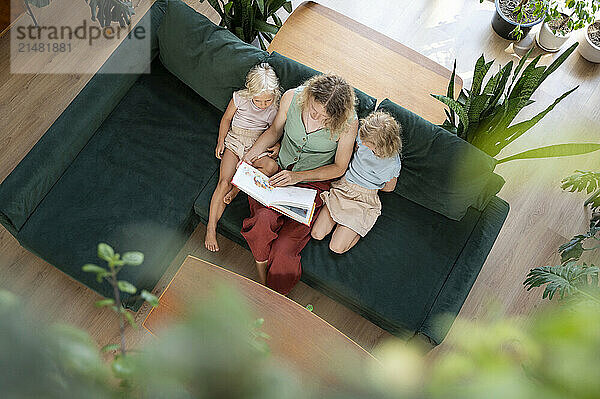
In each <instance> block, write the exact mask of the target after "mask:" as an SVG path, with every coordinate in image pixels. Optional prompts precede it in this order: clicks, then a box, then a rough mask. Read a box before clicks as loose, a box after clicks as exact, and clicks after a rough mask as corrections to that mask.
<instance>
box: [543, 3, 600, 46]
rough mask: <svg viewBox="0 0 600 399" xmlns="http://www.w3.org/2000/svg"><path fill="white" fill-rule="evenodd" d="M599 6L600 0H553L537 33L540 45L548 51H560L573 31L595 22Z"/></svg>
mask: <svg viewBox="0 0 600 399" xmlns="http://www.w3.org/2000/svg"><path fill="white" fill-rule="evenodd" d="M536 1H540V0H536ZM598 7H599V3H598V0H578V1H575V0H566V1H562V0H561V1H555V0H552V1H551V2H550V3H549V6H548V12H547V13H546V18H545V20H544V23H543V24H542V27H541V29H540V31H539V33H538V35H537V43H538V45H539V46H540V47H541V48H542V49H543V50H546V51H551V52H554V51H558V50H559V49H560V47H561V46H562V45H563V44H564V42H565V41H566V40H567V39H568V38H569V36H570V34H571V32H572V31H575V30H578V29H581V28H583V27H585V26H586V25H587V24H590V23H592V22H594V15H595V14H596V12H597V11H598Z"/></svg>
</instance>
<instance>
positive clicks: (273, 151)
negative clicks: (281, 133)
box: [267, 141, 281, 159]
mask: <svg viewBox="0 0 600 399" xmlns="http://www.w3.org/2000/svg"><path fill="white" fill-rule="evenodd" d="M280 149H281V142H279V141H278V142H277V143H275V144H273V145H272V146H271V147H269V148H267V153H269V158H272V159H277V157H278V156H279V150H280Z"/></svg>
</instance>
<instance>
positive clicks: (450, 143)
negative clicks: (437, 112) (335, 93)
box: [377, 99, 504, 220]
mask: <svg viewBox="0 0 600 399" xmlns="http://www.w3.org/2000/svg"><path fill="white" fill-rule="evenodd" d="M377 109H378V110H381V111H385V112H387V113H389V114H390V115H392V116H393V117H394V118H396V120H397V121H398V122H399V123H400V124H401V125H402V132H403V133H402V134H403V140H402V142H403V149H402V171H401V172H400V176H399V177H398V184H397V186H396V189H395V192H396V193H398V194H400V195H402V196H403V197H405V198H408V199H409V200H411V201H414V202H416V203H418V204H420V205H422V206H424V207H426V208H428V209H431V210H433V211H435V212H439V213H441V214H442V215H444V216H446V217H448V218H450V219H454V220H460V219H461V218H462V217H463V216H464V215H465V214H466V212H467V209H468V208H469V207H470V206H473V207H474V208H475V209H478V210H483V209H484V208H485V206H486V205H487V204H488V202H489V201H490V199H491V198H492V197H493V196H494V195H495V194H496V193H497V192H498V191H500V188H502V185H503V184H504V179H502V178H501V177H500V176H498V175H495V174H494V173H493V170H494V168H495V167H496V162H497V161H496V160H495V159H494V158H492V157H491V156H489V155H487V154H486V153H484V152H483V151H481V150H479V149H478V148H476V147H474V146H472V145H471V144H469V143H467V142H466V141H464V140H462V139H460V138H459V137H457V136H456V135H453V134H451V133H449V132H448V131H446V130H445V129H443V128H441V127H439V126H436V125H434V124H433V123H431V122H428V121H426V120H425V119H423V118H421V117H420V116H418V115H416V114H414V113H412V112H410V111H409V110H407V109H405V108H402V107H401V106H399V105H397V104H395V103H393V102H392V101H390V100H388V99H385V100H383V101H382V102H381V104H380V105H379V107H378V108H377Z"/></svg>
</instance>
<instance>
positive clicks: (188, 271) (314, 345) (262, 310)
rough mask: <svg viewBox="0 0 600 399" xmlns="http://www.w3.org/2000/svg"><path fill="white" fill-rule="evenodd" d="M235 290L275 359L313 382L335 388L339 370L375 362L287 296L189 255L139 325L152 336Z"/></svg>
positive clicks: (365, 352) (369, 355) (350, 341)
mask: <svg viewBox="0 0 600 399" xmlns="http://www.w3.org/2000/svg"><path fill="white" fill-rule="evenodd" d="M223 283H225V284H228V285H230V286H233V287H235V288H237V289H238V290H239V292H240V293H241V295H242V296H243V297H244V298H245V299H246V301H247V303H248V307H249V308H250V310H251V311H252V313H253V314H254V315H255V316H256V317H261V318H263V319H264V320H265V322H264V324H263V328H262V330H263V331H264V332H266V333H267V334H269V335H270V337H271V338H270V339H269V340H268V341H267V342H268V344H269V347H270V349H271V353H272V355H273V356H276V357H278V358H280V359H281V360H282V361H284V362H288V363H289V364H290V365H291V366H292V367H294V368H295V369H296V370H298V371H299V372H300V373H301V374H302V376H300V378H301V379H304V378H306V379H307V380H310V381H312V382H315V381H318V382H319V383H322V384H327V385H336V384H337V383H339V382H341V381H339V380H338V377H337V376H338V375H339V371H340V370H344V369H347V368H348V367H352V366H354V367H364V366H365V365H366V364H367V363H372V362H373V361H375V362H376V360H375V359H374V357H373V356H371V354H369V353H368V352H367V351H365V350H364V349H363V348H361V347H360V346H359V345H358V344H356V343H355V342H354V341H352V340H351V339H350V338H348V337H346V336H345V335H344V334H342V333H341V332H340V331H338V330H337V329H335V328H334V327H333V326H331V325H330V324H329V323H327V322H326V321H324V320H323V319H321V318H320V317H318V316H317V315H315V314H314V313H312V312H310V311H309V310H307V309H306V308H304V307H303V306H301V305H299V304H298V303H296V302H294V301H292V300H290V299H288V298H286V297H285V296H283V295H281V294H279V293H277V292H275V291H273V290H271V289H269V288H267V287H265V286H263V285H261V284H259V283H257V282H255V281H252V280H250V279H248V278H246V277H243V276H240V275H238V274H236V273H233V272H231V271H229V270H226V269H224V268H222V267H219V266H216V265H213V264H211V263H208V262H206V261H203V260H201V259H198V258H196V257H194V256H191V255H190V256H188V257H187V258H186V259H185V261H184V262H183V264H182V265H181V267H180V268H179V270H178V271H177V273H176V274H175V276H174V277H173V279H172V280H171V282H170V283H169V285H168V286H167V288H166V289H165V291H164V292H163V293H162V295H161V296H160V305H159V306H158V307H157V308H155V309H153V310H152V311H151V312H150V314H149V315H148V317H146V320H144V322H143V323H142V325H143V326H144V328H146V329H147V330H148V331H149V332H150V333H152V334H157V335H160V330H161V329H163V328H165V327H168V326H169V325H171V324H172V323H175V322H176V321H177V320H178V319H181V318H183V317H184V316H185V315H186V313H187V312H188V311H189V310H190V306H191V304H192V303H195V302H197V301H198V300H201V299H206V298H209V297H210V296H211V295H213V292H214V289H215V287H216V286H218V285H221V284H223Z"/></svg>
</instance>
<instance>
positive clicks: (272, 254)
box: [242, 75, 358, 295]
mask: <svg viewBox="0 0 600 399" xmlns="http://www.w3.org/2000/svg"><path fill="white" fill-rule="evenodd" d="M354 101H355V98H354V90H353V89H352V87H351V86H350V85H349V84H348V83H347V82H346V81H345V80H344V79H342V78H341V77H339V76H336V75H317V76H314V77H312V78H311V79H309V80H308V81H307V82H306V83H305V84H304V85H303V86H300V87H298V88H296V89H290V90H288V91H286V92H285V93H284V95H283V96H282V97H281V102H280V107H279V110H278V112H277V115H276V116H275V120H274V121H273V124H272V125H271V127H269V128H268V129H267V130H266V131H265V132H264V133H263V134H262V135H261V136H260V137H259V138H258V140H257V141H256V143H254V145H253V146H252V148H251V149H250V150H249V151H248V153H247V154H246V156H245V157H244V160H245V161H246V162H249V163H252V161H254V160H256V159H257V158H258V156H259V155H260V154H262V153H263V152H265V151H266V150H267V148H270V147H272V146H273V145H274V144H275V143H276V142H277V141H279V139H280V138H282V135H283V138H282V139H281V149H280V152H279V156H278V159H277V163H278V165H279V167H280V169H281V170H280V171H279V172H278V173H276V174H275V175H273V177H271V179H270V182H271V184H272V185H273V186H276V187H282V186H289V185H294V184H298V183H300V184H298V185H299V186H302V187H309V188H313V189H316V190H317V197H316V203H315V214H314V215H313V220H316V218H317V216H318V214H319V211H320V209H321V206H322V205H323V202H322V201H321V197H320V193H321V192H323V191H326V190H328V189H329V183H330V180H332V179H336V178H338V177H340V176H342V175H343V174H344V173H345V172H346V169H347V168H348V164H349V162H350V158H351V157H352V152H353V149H354V141H355V139H356V133H357V130H358V118H357V117H356V113H355V111H354ZM248 200H249V202H250V217H249V218H247V219H245V220H244V223H243V227H242V235H243V236H244V238H245V239H246V241H247V242H248V245H249V246H250V250H251V251H252V254H253V255H254V260H255V261H256V268H257V271H258V275H259V279H260V281H261V282H262V283H263V284H266V285H267V286H269V287H271V288H273V289H274V290H276V291H278V292H280V293H282V294H284V295H285V294H287V293H288V292H289V291H290V290H291V289H292V288H293V287H294V285H296V283H297V282H298V280H299V279H300V274H301V266H300V251H302V249H303V248H304V246H306V244H307V243H308V241H309V240H310V229H311V228H310V227H309V226H306V225H303V224H301V223H298V222H296V221H295V220H292V219H290V218H288V217H285V216H283V215H281V214H280V213H278V212H276V211H274V210H272V209H269V208H266V207H264V206H262V205H261V204H260V203H258V202H257V201H255V200H254V199H253V198H250V197H249V198H248Z"/></svg>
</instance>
